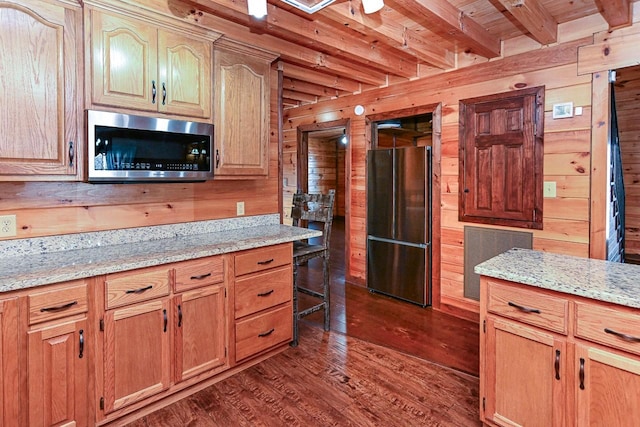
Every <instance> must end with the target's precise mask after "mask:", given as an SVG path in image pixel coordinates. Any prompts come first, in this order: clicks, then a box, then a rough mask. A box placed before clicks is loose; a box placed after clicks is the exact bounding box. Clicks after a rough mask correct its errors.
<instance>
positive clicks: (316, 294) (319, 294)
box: [298, 287, 325, 299]
mask: <svg viewBox="0 0 640 427" xmlns="http://www.w3.org/2000/svg"><path fill="white" fill-rule="evenodd" d="M298 292H302V293H303V294H307V295H311V296H312V297H316V298H322V299H324V297H325V296H324V294H323V293H322V292H316V291H314V290H311V289H307V288H301V287H298Z"/></svg>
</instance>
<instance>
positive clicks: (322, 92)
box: [282, 76, 351, 97]
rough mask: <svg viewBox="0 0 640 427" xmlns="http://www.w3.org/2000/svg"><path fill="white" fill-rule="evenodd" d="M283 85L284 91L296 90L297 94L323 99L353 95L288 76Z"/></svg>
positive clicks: (285, 77)
mask: <svg viewBox="0 0 640 427" xmlns="http://www.w3.org/2000/svg"><path fill="white" fill-rule="evenodd" d="M282 85H283V88H284V89H289V90H294V91H296V92H303V93H308V94H312V95H316V96H322V97H338V96H344V95H347V94H350V93H351V92H347V91H344V90H338V89H335V88H331V87H328V86H322V85H318V84H314V83H309V82H306V81H302V80H297V79H293V78H290V77H287V76H284V78H283V82H282Z"/></svg>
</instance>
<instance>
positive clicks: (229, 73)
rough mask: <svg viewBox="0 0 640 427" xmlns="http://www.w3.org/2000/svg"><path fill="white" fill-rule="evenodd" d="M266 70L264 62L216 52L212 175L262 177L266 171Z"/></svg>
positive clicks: (267, 74)
mask: <svg viewBox="0 0 640 427" xmlns="http://www.w3.org/2000/svg"><path fill="white" fill-rule="evenodd" d="M269 70H270V65H269V63H268V62H266V61H264V62H263V61H257V60H253V59H251V58H250V57H249V56H245V55H241V54H236V53H229V52H224V51H218V52H216V68H215V72H216V91H217V95H216V98H217V99H218V102H219V104H218V106H217V109H216V127H215V132H216V139H215V143H216V169H215V174H216V175H218V176H224V175H231V176H234V175H262V176H265V175H267V173H268V167H269V152H268V148H269V114H270V105H269V99H270V93H269Z"/></svg>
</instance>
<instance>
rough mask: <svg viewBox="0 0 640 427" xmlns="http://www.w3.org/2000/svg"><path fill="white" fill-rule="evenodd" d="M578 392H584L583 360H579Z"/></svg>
mask: <svg viewBox="0 0 640 427" xmlns="http://www.w3.org/2000/svg"><path fill="white" fill-rule="evenodd" d="M580 390H584V359H583V358H582V357H581V358H580Z"/></svg>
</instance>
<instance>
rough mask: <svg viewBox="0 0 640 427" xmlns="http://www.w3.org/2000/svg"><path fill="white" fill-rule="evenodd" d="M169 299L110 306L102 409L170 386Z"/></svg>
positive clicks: (107, 321)
mask: <svg viewBox="0 0 640 427" xmlns="http://www.w3.org/2000/svg"><path fill="white" fill-rule="evenodd" d="M168 305H169V304H168V300H154V301H150V302H147V303H141V304H135V305H131V306H127V307H123V308H120V309H115V310H109V311H107V312H106V314H105V318H104V329H105V331H104V339H105V343H104V353H105V354H104V358H105V372H104V387H105V390H104V400H105V412H106V413H109V412H112V411H114V410H116V409H119V408H122V407H124V406H127V405H130V404H131V403H134V402H137V401H139V400H142V399H144V398H146V397H148V396H152V395H154V394H156V393H159V392H160V391H162V390H165V389H167V388H168V387H169V382H170V366H169V365H170V347H169V343H170V340H169V337H170V335H169V334H170V331H169V328H170V324H171V322H170V319H169V316H170V313H169V310H168Z"/></svg>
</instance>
